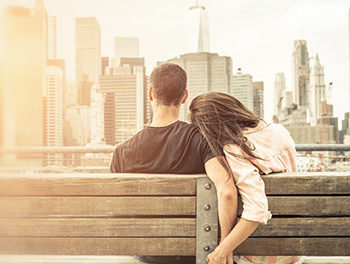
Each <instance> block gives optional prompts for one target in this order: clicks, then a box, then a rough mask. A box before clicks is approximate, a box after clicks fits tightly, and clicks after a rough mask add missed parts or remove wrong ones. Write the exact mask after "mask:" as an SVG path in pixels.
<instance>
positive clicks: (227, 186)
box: [205, 157, 238, 241]
mask: <svg viewBox="0 0 350 264" xmlns="http://www.w3.org/2000/svg"><path fill="white" fill-rule="evenodd" d="M220 158H221V157H220ZM205 170H206V172H207V175H208V177H209V178H210V179H211V180H212V181H213V182H214V184H215V187H216V192H217V196H218V211H219V222H220V229H221V241H223V240H224V239H225V237H227V235H228V234H229V233H230V232H231V230H232V228H233V227H234V226H235V224H236V221H237V207H238V197H237V188H236V186H235V184H234V181H233V179H232V177H230V176H229V174H228V173H227V171H226V169H225V168H224V167H223V166H222V165H221V163H220V161H219V158H218V157H215V158H212V159H210V160H208V161H207V162H206V163H205Z"/></svg>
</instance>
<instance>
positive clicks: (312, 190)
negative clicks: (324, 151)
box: [262, 172, 350, 195]
mask: <svg viewBox="0 0 350 264" xmlns="http://www.w3.org/2000/svg"><path fill="white" fill-rule="evenodd" d="M262 178H263V180H264V182H265V191H266V193H267V194H274V195H275V194H280V195H288V194H301V195H303V194H304V195H310V194H316V195H317V194H326V195H330V194H350V173H349V172H313V173H310V172H309V173H308V172H295V173H273V174H269V175H263V176H262Z"/></svg>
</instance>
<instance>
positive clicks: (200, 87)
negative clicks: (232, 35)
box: [167, 52, 232, 120]
mask: <svg viewBox="0 0 350 264" xmlns="http://www.w3.org/2000/svg"><path fill="white" fill-rule="evenodd" d="M167 62H171V63H176V64H178V65H180V66H181V67H182V68H183V69H184V70H185V71H186V73H187V89H188V92H189V96H188V99H187V101H186V103H185V105H184V107H183V109H182V110H181V113H180V117H181V119H183V120H184V119H186V117H187V115H188V113H189V110H188V107H189V106H190V104H191V101H192V99H193V98H194V97H196V96H197V95H199V94H201V93H207V92H223V93H230V91H231V81H232V59H231V58H230V57H227V56H219V55H218V54H217V53H208V52H200V53H188V54H183V55H180V57H178V58H173V59H170V60H168V61H167Z"/></svg>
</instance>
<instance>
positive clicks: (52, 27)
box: [47, 16, 57, 60]
mask: <svg viewBox="0 0 350 264" xmlns="http://www.w3.org/2000/svg"><path fill="white" fill-rule="evenodd" d="M47 34H48V37H47V40H48V43H47V45H48V46H47V48H48V51H47V56H48V59H49V60H55V59H56V56H57V54H56V43H57V41H56V17H54V16H49V17H48V31H47Z"/></svg>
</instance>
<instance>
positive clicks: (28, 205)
mask: <svg viewBox="0 0 350 264" xmlns="http://www.w3.org/2000/svg"><path fill="white" fill-rule="evenodd" d="M263 179H264V181H265V185H266V193H267V195H268V199H269V209H270V211H271V212H272V214H273V218H272V219H271V220H270V222H269V223H268V224H267V225H264V226H263V225H262V226H260V227H259V228H258V230H257V231H256V232H255V233H254V234H253V235H252V237H251V238H249V239H248V240H247V241H246V242H244V243H243V244H242V245H241V246H240V247H239V248H238V249H237V251H236V253H237V254H241V255H313V256H346V255H350V174H349V173H342V174H341V173H322V174H321V173H317V174H315V173H310V174H307V173H302V174H300V173H295V174H271V175H267V176H263ZM216 203H217V201H216V192H215V188H214V186H213V184H212V183H211V182H210V180H209V179H208V178H207V177H206V176H205V175H147V174H72V175H69V174H61V175H55V174H45V175H43V174H42V175H38V174H35V175H13V174H8V175H0V254H55V255H60V254H62V255H63V254H64V255H158V256H193V255H196V256H197V263H204V262H203V261H204V260H205V256H206V255H207V254H208V252H210V251H211V250H212V249H213V248H215V245H216V244H217V242H218V221H217V206H216ZM240 207H242V206H240ZM240 210H241V209H240ZM196 238H197V239H196Z"/></svg>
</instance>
